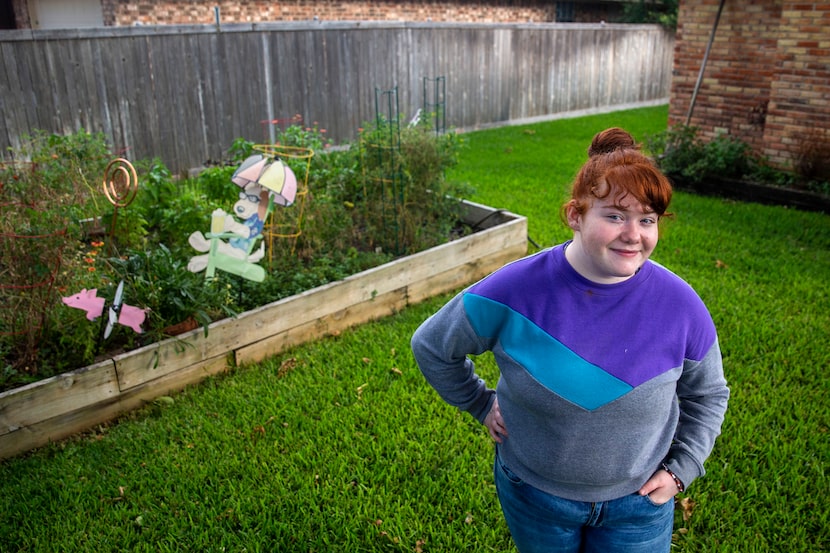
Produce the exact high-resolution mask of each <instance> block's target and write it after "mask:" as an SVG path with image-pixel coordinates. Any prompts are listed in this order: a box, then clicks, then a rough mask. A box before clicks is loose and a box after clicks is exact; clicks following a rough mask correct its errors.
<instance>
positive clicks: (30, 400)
mask: <svg viewBox="0 0 830 553" xmlns="http://www.w3.org/2000/svg"><path fill="white" fill-rule="evenodd" d="M119 392H120V390H119V389H118V379H117V378H116V376H115V366H114V364H113V363H112V361H104V362H101V363H97V364H95V365H90V366H88V367H84V368H82V369H78V370H77V371H72V372H69V373H64V374H61V375H58V376H53V377H51V378H48V379H46V380H42V381H40V382H35V383H33V384H29V385H28V386H23V387H21V388H16V389H14V390H9V391H6V392H3V393H0V435H3V434H9V433H12V432H16V431H19V430H20V429H22V428H26V427H29V426H31V425H33V424H36V423H38V422H40V421H43V420H46V419H50V418H54V417H60V416H62V415H64V414H65V413H68V412H71V411H74V410H76V409H79V408H83V407H85V406H88V405H97V404H99V403H101V402H105V401H111V400H112V399H113V398H115V397H118V394H119ZM1 450H2V448H0V451H1ZM0 456H2V453H0Z"/></svg>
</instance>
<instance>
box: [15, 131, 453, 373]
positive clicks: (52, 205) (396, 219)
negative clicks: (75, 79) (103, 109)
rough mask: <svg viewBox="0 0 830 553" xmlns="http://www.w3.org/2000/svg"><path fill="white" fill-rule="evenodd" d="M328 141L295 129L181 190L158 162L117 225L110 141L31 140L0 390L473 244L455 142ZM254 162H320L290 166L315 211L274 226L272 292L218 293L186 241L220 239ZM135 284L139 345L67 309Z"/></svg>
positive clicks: (221, 281)
mask: <svg viewBox="0 0 830 553" xmlns="http://www.w3.org/2000/svg"><path fill="white" fill-rule="evenodd" d="M386 128H393V129H394V131H395V133H394V137H395V141H394V144H392V145H391V146H392V147H388V145H387V144H385V143H384V142H383V139H384V137H385V136H386V134H387V133H386V132H385V130H386ZM324 133H325V130H324V129H320V128H319V127H318V126H317V125H316V124H315V125H314V126H311V127H304V126H302V125H301V124H300V123H299V122H298V121H297V120H296V119H295V120H294V124H292V125H290V126H289V127H287V128H286V129H284V130H283V131H282V132H281V133H280V134H279V135H278V136H277V142H276V144H275V145H255V144H253V143H250V142H246V141H244V140H237V141H236V142H235V143H234V144H233V145H231V147H230V149H229V151H228V159H227V160H225V161H224V162H222V163H217V164H213V166H211V167H209V168H207V169H206V170H204V171H202V172H199V173H198V174H196V175H195V176H192V177H190V176H188V177H186V178H174V176H173V175H171V173H170V171H169V170H168V169H167V168H166V167H164V166H163V165H162V164H161V163H160V162H158V160H140V161H137V162H136V165H137V166H138V171H137V174H138V179H137V180H138V181H139V187H138V190H137V192H136V193H135V199H134V201H133V202H132V203H130V204H129V205H127V206H125V207H122V208H120V209H118V211H117V212H116V210H115V209H114V206H113V205H111V204H110V203H109V202H108V200H107V198H105V196H104V194H103V193H102V190H101V185H100V182H101V180H102V176H103V175H104V172H105V171H104V169H105V166H106V165H107V164H108V162H109V161H110V160H111V159H112V158H113V154H111V153H109V151H108V148H107V145H106V143H105V141H104V138H103V136H102V135H94V134H90V133H86V132H83V131H82V132H80V133H77V134H74V135H70V136H58V135H50V134H47V133H42V132H40V133H37V134H35V135H34V136H32V137H28V140H27V141H26V147H25V148H23V149H21V151H19V152H16V157H17V158H19V159H25V160H26V161H25V162H22V161H21V162H15V163H8V164H5V165H4V166H2V167H0V183H2V185H0V203H2V205H3V206H4V209H3V215H4V217H3V219H2V222H0V225H2V228H0V235H2V236H3V239H2V241H0V244H2V250H0V304H2V305H3V306H4V310H3V314H2V315H0V363H2V364H1V365H0V368H2V373H0V390H2V389H4V388H10V387H14V386H17V385H20V384H23V383H26V382H29V381H32V380H36V379H41V378H44V377H48V376H51V375H53V374H58V373H62V372H66V371H68V370H71V369H76V368H80V367H83V366H85V365H89V364H91V363H92V362H93V361H94V360H95V359H96V358H100V357H101V356H102V355H107V354H111V353H112V352H117V351H119V350H125V349H127V350H129V349H133V348H135V347H139V346H141V345H144V344H147V343H150V342H153V341H157V340H159V339H161V338H164V337H165V336H168V335H169V334H170V333H171V332H173V331H172V328H174V327H175V326H177V325H180V324H182V323H185V322H188V321H192V322H193V323H194V324H199V325H202V326H203V328H204V329H205V332H207V325H208V324H209V323H210V322H212V321H215V320H217V319H220V318H224V317H229V316H234V315H235V314H237V313H240V312H243V311H246V310H250V309H253V308H255V307H259V306H262V305H265V304H268V303H271V302H273V301H276V300H278V299H281V298H283V297H286V296H291V295H294V294H297V293H299V292H302V291H304V290H307V289H310V288H313V287H315V286H318V285H321V284H325V283H327V282H331V281H333V280H339V279H342V278H344V277H346V276H348V275H350V274H354V273H356V272H359V271H361V270H364V269H366V268H369V267H373V266H376V265H379V264H381V263H384V262H386V261H389V260H390V259H392V258H393V257H396V256H400V255H404V254H406V253H408V252H410V253H411V252H416V251H421V250H423V249H426V248H429V247H431V246H434V245H438V244H441V243H443V242H445V241H447V240H448V239H450V238H451V237H452V236H453V235H458V234H459V233H462V234H463V233H464V232H468V230H467V229H464V228H459V227H458V225H457V221H458V214H459V211H460V204H459V202H458V201H457V200H456V199H455V198H458V197H461V196H463V195H464V187H463V185H461V184H459V183H456V182H451V181H448V180H447V179H446V178H445V171H446V170H447V169H448V168H450V167H451V166H452V165H453V164H454V163H455V161H456V157H457V153H458V149H459V146H460V141H459V139H458V138H457V135H455V134H454V133H447V134H440V135H439V134H437V133H435V132H433V131H432V129H430V128H429V127H428V126H427V125H426V124H422V125H419V126H414V127H413V126H409V127H405V128H398V127H397V125H395V126H392V125H391V123H389V122H385V121H377V122H375V123H373V124H372V125H367V127H366V129H365V130H362V132H361V136H360V139H359V140H358V141H356V142H355V143H354V144H351V145H346V146H347V147H341V148H338V149H335V150H333V151H330V152H325V153H324V150H325V149H326V146H327V143H326V140H325V134H324ZM257 149H259V150H267V151H274V150H275V149H276V150H278V151H290V152H292V151H296V150H300V149H301V150H302V151H303V152H309V154H308V155H307V156H306V159H307V160H308V161H305V159H298V158H297V157H290V156H285V161H286V163H287V164H288V165H289V166H293V167H292V169H293V171H294V173H295V174H296V175H298V178H299V179H301V186H302V192H301V193H302V195H303V198H302V199H303V203H302V205H299V204H300V202H299V200H298V201H297V204H298V205H295V206H290V207H286V208H279V209H277V210H275V212H274V213H273V215H272V223H273V225H274V228H277V229H279V230H280V236H279V237H277V238H274V239H273V240H269V242H270V243H269V246H270V250H269V252H268V255H267V256H266V258H265V260H264V261H262V264H263V265H264V266H265V269H266V273H267V274H268V278H266V279H265V280H264V281H263V282H252V281H250V280H246V279H243V278H240V277H237V276H235V275H232V274H229V273H223V272H221V271H219V272H217V273H216V276H215V278H211V279H206V278H205V275H204V273H194V272H191V271H189V270H188V268H187V266H188V261H189V260H190V258H191V257H193V256H194V255H195V254H196V251H195V250H194V249H193V247H192V246H191V245H190V244H189V243H188V236H189V235H190V234H191V233H192V232H194V231H197V230H198V231H201V230H202V229H204V230H207V229H208V227H209V225H210V217H211V212H212V211H213V210H214V209H226V210H230V208H231V206H233V205H234V202H236V201H237V200H238V199H239V197H238V194H239V192H240V189H239V188H238V187H237V186H236V185H234V184H233V183H232V182H231V177H232V176H233V174H234V171H235V170H236V169H237V167H238V166H239V164H240V162H241V161H242V160H243V159H245V158H247V157H248V156H249V155H250V154H251V153H255V151H256V150H257ZM315 152H316V155H315ZM378 152H383V156H379V155H377V153H378ZM390 163H394V166H395V167H396V168H397V171H398V178H397V180H396V186H395V187H394V188H391V187H389V186H387V185H386V183H385V181H384V177H385V175H384V170H385V167H384V166H385V165H387V164H390ZM283 229H290V230H291V232H290V233H288V234H286V232H285V230H283ZM53 235H54V236H55V238H53V239H51V240H47V239H46V238H44V237H47V236H53ZM30 237H31V239H28V240H27V239H26V238H30ZM35 238H36V239H35ZM33 259H34V260H36V262H35V263H31V262H30V261H31V260H33ZM47 269H52V272H51V273H50V274H48V275H44V273H45V272H46V270H47ZM47 277H48V278H47ZM28 282H36V283H43V285H42V286H40V287H39V288H37V291H38V292H39V294H38V295H37V296H34V294H33V291H32V290H33V289H30V288H27V287H23V288H21V287H20V286H19V285H20V284H21V283H24V284H25V283H28ZM122 282H123V297H124V298H125V303H129V305H132V306H137V307H139V308H142V309H146V310H147V311H146V313H147V315H146V321H145V323H144V327H146V332H144V333H142V334H136V333H135V332H134V331H133V330H132V329H128V328H123V327H120V326H118V325H116V326H115V328H114V330H113V333H112V336H109V337H106V339H105V337H104V336H102V333H101V329H102V325H103V321H104V319H106V317H99V318H98V319H97V320H96V321H93V322H89V321H87V320H86V313H85V312H84V311H81V310H78V309H70V308H68V307H66V306H65V305H63V303H62V302H61V301H60V298H61V297H66V296H69V295H73V294H76V293H78V292H80V291H81V290H93V289H94V290H96V294H97V296H98V297H99V298H104V299H107V300H109V301H112V299H113V298H114V296H115V294H116V289H117V287H118V286H119V284H120V283H122ZM3 283H10V284H11V285H10V286H5V287H4V286H3ZM35 299H36V300H37V301H34V300H35ZM6 307H8V309H6ZM23 315H25V317H24V316H23Z"/></svg>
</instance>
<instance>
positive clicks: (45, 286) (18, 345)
mask: <svg viewBox="0 0 830 553" xmlns="http://www.w3.org/2000/svg"><path fill="white" fill-rule="evenodd" d="M26 211H33V212H37V213H35V214H34V215H33V216H32V217H29V216H27V219H29V220H42V221H43V222H44V223H47V224H45V225H44V227H43V228H41V229H37V228H27V229H19V230H15V229H14V228H13V226H14V224H15V222H17V221H19V220H20V217H21V215H22V214H23V213H25V212H26ZM48 217H49V214H48V210H46V209H44V208H42V207H41V206H38V205H35V204H21V203H6V204H0V220H2V222H3V224H2V225H0V229H2V230H0V346H2V347H4V348H7V349H8V351H9V352H10V353H13V354H14V358H15V360H16V363H15V364H16V367H15V368H17V369H19V370H22V371H23V372H34V371H35V370H36V369H35V367H36V364H35V361H36V357H37V350H38V345H39V343H40V338H41V333H42V329H43V326H44V322H45V320H46V314H47V311H48V309H49V306H50V305H51V303H52V301H53V299H54V298H53V291H54V284H55V279H56V276H57V273H58V270H59V268H60V265H61V257H62V254H63V250H64V247H65V245H66V234H67V230H66V221H48V222H47V218H48ZM9 225H11V227H12V228H9Z"/></svg>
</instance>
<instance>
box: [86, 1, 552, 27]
mask: <svg viewBox="0 0 830 553" xmlns="http://www.w3.org/2000/svg"><path fill="white" fill-rule="evenodd" d="M102 4H103V5H104V13H105V21H106V22H107V24H108V25H135V24H146V25H160V24H175V25H182V24H210V23H214V22H215V13H214V7H215V6H218V7H219V12H220V18H221V21H222V22H223V23H252V22H258V21H308V20H311V19H314V18H317V19H320V20H329V21H331V20H335V21H336V20H347V21H366V20H375V21H430V20H431V21H452V22H479V23H500V22H510V23H514V22H551V21H555V19H556V6H555V3H552V2H545V1H543V0H525V1H493V0H491V1H486V0H482V1H477V2H475V1H467V2H457V1H456V2H450V1H447V2H440V1H430V0H421V1H411V2H407V1H381V2H378V1H371V2H370V1H362V2H361V1H336V0H290V1H287V2H274V1H272V0H251V1H248V2H240V1H238V0H214V1H211V2H205V1H201V0H183V1H173V0H137V1H133V0H103V2H102Z"/></svg>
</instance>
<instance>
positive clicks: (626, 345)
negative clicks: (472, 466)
mask: <svg viewBox="0 0 830 553" xmlns="http://www.w3.org/2000/svg"><path fill="white" fill-rule="evenodd" d="M589 155H590V157H589V159H588V161H587V162H586V163H585V165H584V166H583V167H582V169H581V170H580V172H579V174H578V175H577V177H576V179H575V182H574V185H573V193H572V198H571V200H570V201H568V203H567V204H566V205H565V206H564V215H565V219H566V220H567V223H568V225H569V226H570V228H571V229H572V230H573V239H572V240H570V241H568V242H566V243H564V244H560V245H558V246H555V247H553V248H550V249H547V250H544V251H542V252H539V253H537V254H535V255H531V256H529V257H526V258H524V259H521V260H518V261H516V262H513V263H511V264H508V265H506V266H505V267H503V268H501V269H500V270H498V271H496V272H495V273H493V274H491V275H490V276H488V277H486V278H485V279H483V280H481V281H479V282H478V283H476V284H474V285H472V286H471V287H469V288H467V289H466V290H464V291H463V292H461V293H460V294H459V295H457V296H456V297H455V298H453V299H452V300H450V301H449V302H448V303H447V304H446V305H445V306H444V307H442V308H441V309H440V310H439V311H438V312H437V313H435V314H434V315H433V316H432V317H430V318H429V319H428V320H427V321H425V322H424V323H423V324H422V325H421V326H420V327H419V328H418V330H417V331H416V332H415V334H414V336H413V337H412V350H413V353H414V355H415V358H416V360H417V362H418V365H419V367H420V369H421V371H422V372H423V374H424V376H425V378H426V379H427V381H428V382H429V383H430V384H431V385H432V386H433V387H434V388H435V389H436V391H437V392H438V393H439V394H440V396H441V397H442V398H443V399H444V400H445V401H447V402H448V403H449V404H451V405H454V406H456V407H458V408H460V409H463V410H466V411H468V412H469V413H470V414H471V415H472V416H474V417H475V418H476V419H478V420H479V421H480V422H481V423H483V424H484V425H485V426H486V427H487V429H488V431H489V433H490V436H491V437H492V438H493V440H494V441H495V442H496V459H495V464H494V475H495V481H496V489H497V492H498V496H499V501H500V503H501V506H502V511H503V512H504V516H505V519H506V521H507V525H508V527H509V529H510V532H511V534H512V536H513V540H514V542H515V544H516V546H517V548H518V550H519V551H520V552H521V553H537V552H551V553H552V552H575V553H576V552H580V553H589V552H591V553H594V552H595V553H609V552H614V553H635V552H636V553H657V552H668V551H669V548H670V546H671V535H672V524H673V520H674V515H673V511H674V501H672V499H673V498H674V496H675V495H676V494H677V493H679V492H682V491H684V490H685V489H686V488H687V487H688V486H689V485H690V484H691V483H692V481H694V479H695V478H697V477H699V476H702V475H703V474H704V469H703V463H704V461H705V460H706V458H707V457H708V456H709V454H710V453H711V451H712V447H713V445H714V442H715V438H716V437H717V436H718V434H719V433H720V428H721V424H722V422H723V417H724V413H725V411H726V405H727V400H728V397H729V390H728V388H727V385H726V380H725V379H724V375H723V366H722V361H721V353H720V348H719V346H718V339H717V333H716V330H715V326H714V324H713V322H712V318H711V316H710V315H709V312H708V310H707V309H706V307H705V306H704V304H703V302H702V301H701V300H700V298H699V297H698V296H697V294H696V293H695V292H694V291H693V290H692V288H691V287H690V286H689V285H688V284H686V283H685V282H684V281H683V280H681V279H680V278H679V277H678V276H677V275H675V274H674V273H672V272H671V271H669V270H667V269H666V268H664V267H662V266H661V265H658V264H657V263H655V262H653V261H649V257H650V256H651V253H652V252H653V251H654V248H655V246H656V245H657V241H658V222H659V220H660V218H661V217H664V216H666V215H667V211H666V210H667V209H668V206H669V202H670V201H671V194H672V191H671V185H670V184H669V182H668V180H667V179H666V177H665V176H663V174H662V173H660V171H659V170H658V169H657V168H656V167H655V166H654V164H653V163H652V162H651V161H650V160H649V159H648V158H647V157H645V156H644V155H643V154H641V153H640V152H639V151H638V150H637V148H636V146H635V143H634V140H633V139H632V138H631V136H630V135H629V134H628V133H626V132H625V131H623V130H622V129H617V128H614V129H608V130H606V131H603V132H602V133H599V134H598V135H597V136H595V137H594V141H593V143H592V145H591V147H590V148H589ZM485 351H492V352H493V354H494V357H495V359H496V362H497V364H498V366H499V369H500V378H499V382H498V385H497V387H496V389H495V390H493V389H491V388H489V387H488V386H487V384H486V383H485V382H483V381H482V380H481V379H480V378H479V377H478V376H477V375H476V373H475V367H474V365H473V362H472V360H471V359H470V358H469V356H470V355H478V354H481V353H483V352H485Z"/></svg>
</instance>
